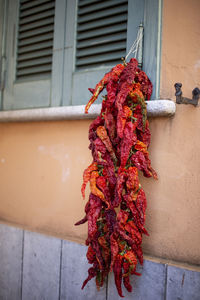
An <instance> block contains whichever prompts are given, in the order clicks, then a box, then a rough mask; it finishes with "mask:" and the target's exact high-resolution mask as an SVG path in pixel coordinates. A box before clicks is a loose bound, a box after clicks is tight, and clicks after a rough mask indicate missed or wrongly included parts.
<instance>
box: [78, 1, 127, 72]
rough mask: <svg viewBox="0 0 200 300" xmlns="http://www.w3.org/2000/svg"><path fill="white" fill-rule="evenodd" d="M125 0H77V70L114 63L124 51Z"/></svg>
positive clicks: (125, 31)
mask: <svg viewBox="0 0 200 300" xmlns="http://www.w3.org/2000/svg"><path fill="white" fill-rule="evenodd" d="M127 13H128V0H106V1H103V0H100V1H98V0H79V1H78V16H77V38H76V41H77V44H76V69H78V70H79V69H87V68H93V67H99V66H107V65H115V64H116V63H119V62H120V58H121V57H122V56H125V54H126V38H127Z"/></svg>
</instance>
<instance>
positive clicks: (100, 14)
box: [78, 0, 128, 24]
mask: <svg viewBox="0 0 200 300" xmlns="http://www.w3.org/2000/svg"><path fill="white" fill-rule="evenodd" d="M79 1H80V0H79ZM127 7H128V6H127V5H122V6H117V7H114V8H113V7H111V8H109V9H106V8H105V9H104V10H102V11H96V12H93V13H89V14H84V15H83V16H82V15H80V16H79V17H78V22H79V24H81V23H84V22H89V21H91V20H97V19H102V18H105V17H107V16H113V15H116V14H123V13H126V12H127ZM102 23H103V20H102Z"/></svg>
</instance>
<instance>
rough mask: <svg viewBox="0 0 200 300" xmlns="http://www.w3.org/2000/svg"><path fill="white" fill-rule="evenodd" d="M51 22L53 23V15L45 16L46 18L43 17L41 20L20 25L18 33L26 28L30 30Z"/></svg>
mask: <svg viewBox="0 0 200 300" xmlns="http://www.w3.org/2000/svg"><path fill="white" fill-rule="evenodd" d="M53 23H54V16H53V17H49V18H46V19H43V20H39V21H36V22H32V23H29V24H27V25H21V26H20V28H19V32H20V33H21V32H25V31H27V30H32V29H35V28H40V27H42V26H46V25H51V24H53Z"/></svg>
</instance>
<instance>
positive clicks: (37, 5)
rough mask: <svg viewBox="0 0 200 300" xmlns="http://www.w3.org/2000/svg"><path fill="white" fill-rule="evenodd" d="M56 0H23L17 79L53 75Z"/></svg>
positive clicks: (21, 1) (21, 0) (21, 4)
mask: <svg viewBox="0 0 200 300" xmlns="http://www.w3.org/2000/svg"><path fill="white" fill-rule="evenodd" d="M54 14H55V0H43V1H37V0H31V1H24V0H20V12H19V33H18V48H17V70H16V78H17V79H30V80H31V79H35V78H40V77H41V76H43V75H44V76H45V77H46V76H50V74H51V66H52V49H53V31H54Z"/></svg>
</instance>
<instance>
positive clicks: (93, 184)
mask: <svg viewBox="0 0 200 300" xmlns="http://www.w3.org/2000/svg"><path fill="white" fill-rule="evenodd" d="M105 88H106V91H107V95H106V96H105V97H104V100H103V102H102V109H101V113H100V116H98V117H97V118H96V119H95V120H94V121H93V122H92V124H91V125H90V128H89V140H90V146H89V149H90V150H91V152H92V156H93V162H92V164H91V165H90V166H89V167H88V168H87V169H86V170H85V171H84V173H83V184H82V188H81V192H82V196H83V198H85V188H86V185H87V183H88V182H90V191H91V192H90V196H89V200H88V202H87V204H86V206H85V214H86V215H85V217H84V218H83V219H82V220H80V221H79V222H77V223H76V224H75V225H80V224H83V223H85V222H88V237H87V240H86V245H88V251H87V259H88V262H89V263H90V264H92V267H91V268H89V270H88V277H87V278H86V280H85V281H84V283H83V286H82V288H84V287H85V285H86V284H87V282H88V281H89V280H90V279H92V278H93V277H95V278H96V285H97V288H98V289H99V288H100V287H102V286H103V283H104V281H105V278H106V277H107V275H108V273H109V272H111V271H113V272H114V277H115V284H116V288H117V291H118V294H119V295H120V296H121V297H123V294H122V286H121V285H122V282H123V284H124V286H125V288H126V289H127V290H128V291H129V292H131V291H132V286H131V284H130V275H131V274H135V275H138V276H139V275H141V274H139V273H137V272H136V266H137V263H138V261H139V263H140V264H143V253H142V247H141V243H142V235H143V234H146V235H148V232H147V230H146V229H145V227H144V225H145V211H146V205H147V204H146V196H145V193H144V190H143V189H142V187H141V184H140V182H139V178H138V171H142V172H143V175H144V176H145V177H154V178H155V179H157V174H156V172H155V171H154V169H153V168H152V167H151V161H150V159H149V154H148V147H149V144H150V136H151V135H150V131H149V122H148V120H147V111H146V103H145V100H149V99H150V97H151V93H152V84H151V82H150V80H149V78H148V77H147V75H146V74H145V73H144V72H143V71H141V70H140V69H139V68H138V62H137V60H136V59H131V60H130V62H129V63H127V64H125V63H124V64H118V65H116V66H115V67H114V68H113V69H112V70H111V71H110V72H109V73H107V74H105V76H104V77H103V79H102V80H101V81H100V82H99V83H98V84H97V85H96V87H95V89H89V90H90V92H91V93H92V97H91V99H90V100H89V102H88V104H87V105H86V108H85V113H88V109H89V108H90V106H91V104H92V103H93V102H94V101H95V100H96V99H97V98H98V96H99V94H100V93H101V91H102V90H103V89H105Z"/></svg>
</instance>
